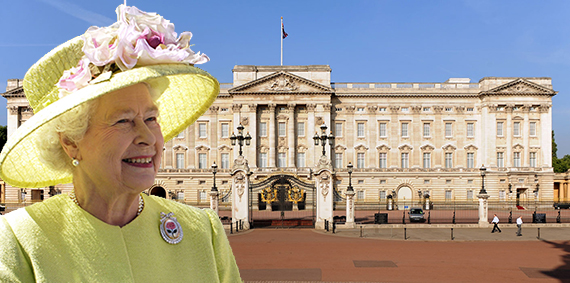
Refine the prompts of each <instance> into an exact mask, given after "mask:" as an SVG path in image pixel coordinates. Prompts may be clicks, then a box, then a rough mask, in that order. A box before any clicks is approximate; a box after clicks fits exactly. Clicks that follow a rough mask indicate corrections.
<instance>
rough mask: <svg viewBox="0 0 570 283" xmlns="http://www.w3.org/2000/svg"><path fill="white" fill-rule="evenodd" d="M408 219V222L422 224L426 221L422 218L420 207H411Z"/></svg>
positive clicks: (422, 211)
mask: <svg viewBox="0 0 570 283" xmlns="http://www.w3.org/2000/svg"><path fill="white" fill-rule="evenodd" d="M408 217H409V218H410V222H424V221H426V219H425V218H424V210H423V209H421V208H420V207H412V208H410V211H408Z"/></svg>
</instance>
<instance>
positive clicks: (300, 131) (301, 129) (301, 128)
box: [297, 122, 305, 137]
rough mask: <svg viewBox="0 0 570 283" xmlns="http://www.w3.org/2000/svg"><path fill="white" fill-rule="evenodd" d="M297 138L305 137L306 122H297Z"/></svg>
mask: <svg viewBox="0 0 570 283" xmlns="http://www.w3.org/2000/svg"><path fill="white" fill-rule="evenodd" d="M297 136H298V137H304V136H305V122H297Z"/></svg>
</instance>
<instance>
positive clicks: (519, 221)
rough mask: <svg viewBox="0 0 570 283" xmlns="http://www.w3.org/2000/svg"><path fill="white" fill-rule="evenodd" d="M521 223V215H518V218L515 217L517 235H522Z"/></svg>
mask: <svg viewBox="0 0 570 283" xmlns="http://www.w3.org/2000/svg"><path fill="white" fill-rule="evenodd" d="M522 224H523V221H522V216H520V215H519V218H517V228H518V230H517V236H522V234H521V230H522Z"/></svg>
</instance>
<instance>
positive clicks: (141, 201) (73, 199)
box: [69, 190, 144, 216]
mask: <svg viewBox="0 0 570 283" xmlns="http://www.w3.org/2000/svg"><path fill="white" fill-rule="evenodd" d="M69 198H71V200H72V201H73V202H74V203H75V204H77V206H79V207H81V205H79V202H78V201H77V197H75V190H73V191H71V193H69ZM143 209H144V200H143V198H142V196H141V195H139V209H138V210H137V216H139V215H140V214H141V212H142V211H143Z"/></svg>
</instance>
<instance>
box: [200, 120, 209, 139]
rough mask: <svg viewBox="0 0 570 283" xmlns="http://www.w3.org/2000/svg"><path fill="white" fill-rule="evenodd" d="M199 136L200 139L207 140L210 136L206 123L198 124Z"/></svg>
mask: <svg viewBox="0 0 570 283" xmlns="http://www.w3.org/2000/svg"><path fill="white" fill-rule="evenodd" d="M198 136H199V137H200V138H205V137H207V136H208V134H207V127H206V123H198Z"/></svg>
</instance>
